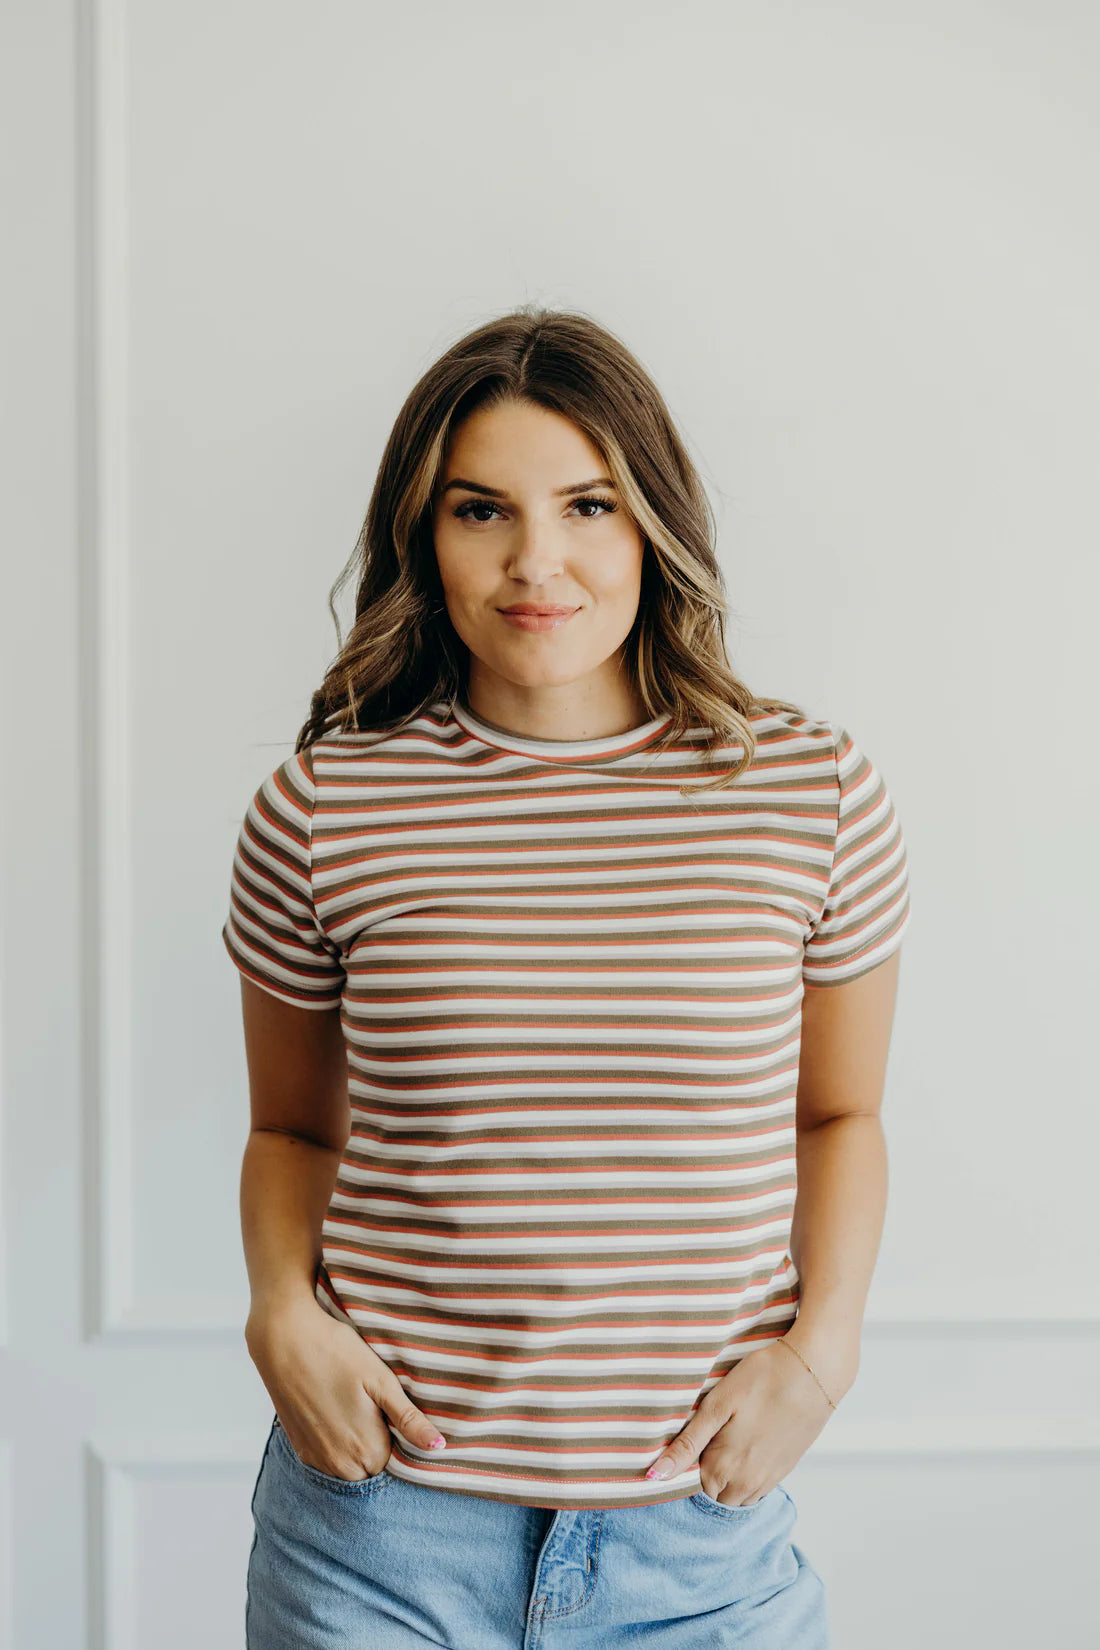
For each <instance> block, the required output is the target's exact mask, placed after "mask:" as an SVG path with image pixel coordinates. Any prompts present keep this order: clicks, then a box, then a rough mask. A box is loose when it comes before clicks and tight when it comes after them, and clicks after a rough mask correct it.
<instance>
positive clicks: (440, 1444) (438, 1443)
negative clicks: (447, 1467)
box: [428, 1438, 447, 1449]
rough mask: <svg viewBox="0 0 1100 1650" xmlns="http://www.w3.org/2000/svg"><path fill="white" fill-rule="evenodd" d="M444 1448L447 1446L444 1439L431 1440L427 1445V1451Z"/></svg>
mask: <svg viewBox="0 0 1100 1650" xmlns="http://www.w3.org/2000/svg"><path fill="white" fill-rule="evenodd" d="M446 1446H447V1440H446V1438H433V1439H432V1441H431V1443H430V1444H429V1445H428V1448H429V1449H445V1448H446Z"/></svg>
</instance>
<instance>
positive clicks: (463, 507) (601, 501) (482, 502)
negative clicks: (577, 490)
mask: <svg viewBox="0 0 1100 1650" xmlns="http://www.w3.org/2000/svg"><path fill="white" fill-rule="evenodd" d="M585 504H591V505H593V506H595V509H594V511H593V514H592V515H590V516H589V515H584V516H582V517H581V520H582V521H595V520H596V519H597V517H599V516H601V515H604V514H606V515H611V514H613V512H614V511H615V510H617V509H618V505H617V504H616V503H615V502H614V501H613V500H612V499H609V498H599V497H597V496H596V495H595V494H591V493H589V494H585V496H584V497H583V498H577V499H574V500H573V508H574V509H580V507H581V506H582V505H585ZM475 510H489V511H496V513H497V514H498V515H499V514H500V511H499V507H498V506H497V505H495V504H492V503H490V501H489V500H488V499H485V498H468V499H467V500H466V502H465V503H464V504H460V505H459V506H458V508H457V509H456V510H455V512H454V513H455V515H456V516H459V517H468V518H469V519H470V520H472V521H473V520H476V521H479V522H484V521H485V520H487V519H488V518H487V517H484V516H476V517H475V516H474V511H475Z"/></svg>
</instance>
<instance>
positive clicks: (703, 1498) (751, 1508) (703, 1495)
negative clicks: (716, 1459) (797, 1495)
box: [691, 1484, 783, 1518]
mask: <svg viewBox="0 0 1100 1650" xmlns="http://www.w3.org/2000/svg"><path fill="white" fill-rule="evenodd" d="M782 1494H783V1486H782V1485H781V1484H777V1485H776V1486H775V1488H774V1489H773V1490H769V1491H768V1493H767V1495H762V1496H761V1497H760V1499H759V1501H752V1502H749V1504H748V1505H747V1506H727V1504H726V1503H725V1502H724V1501H716V1500H715V1498H714V1496H713V1495H708V1494H707V1492H706V1490H705V1489H703V1488H702V1486H700V1488H699V1489H697V1490H696V1491H695V1494H694V1495H693V1496H692V1497H691V1501H692V1504H693V1506H696V1507H698V1508H700V1510H701V1511H702V1512H705V1513H711V1514H712V1515H713V1516H714V1517H716V1518H751V1517H752V1515H753V1513H757V1512H759V1511H760V1509H761V1507H764V1506H766V1505H767V1504H768V1502H769V1501H771V1500H773V1499H774V1497H775V1496H777V1495H782Z"/></svg>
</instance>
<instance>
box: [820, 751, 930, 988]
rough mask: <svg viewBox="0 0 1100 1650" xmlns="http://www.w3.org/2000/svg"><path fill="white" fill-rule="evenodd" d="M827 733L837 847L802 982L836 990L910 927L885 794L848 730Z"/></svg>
mask: <svg viewBox="0 0 1100 1650" xmlns="http://www.w3.org/2000/svg"><path fill="white" fill-rule="evenodd" d="M830 726H831V727H832V730H833V738H834V752H835V760H836V774H837V784H838V787H839V799H838V806H837V830H836V845H835V850H834V853H833V862H832V869H831V872H830V876H829V887H828V891H827V893H826V895H825V900H824V904H823V907H822V910H821V914H820V916H819V918H818V920H817V921H816V923H814V924H813V926H812V928H811V932H810V935H809V937H808V939H807V940H806V943H805V948H804V952H803V961H802V977H803V979H804V980H805V981H806V982H807V983H808V984H810V985H840V984H842V983H843V982H844V981H846V980H854V979H856V978H857V977H858V976H859V975H860V974H866V973H867V972H868V971H869V970H870V969H872V968H876V967H877V966H878V964H879V963H881V962H885V961H886V958H887V957H889V956H890V955H891V953H892V952H894V951H896V950H897V948H898V946H899V945H900V944H901V940H902V935H903V934H904V933H905V931H906V929H907V928H908V926H909V915H910V911H909V865H908V856H907V853H906V847H905V839H904V837H903V836H902V831H901V824H900V822H899V820H898V817H897V813H896V811H895V808H894V804H893V801H892V799H891V797H890V793H889V791H888V790H887V788H886V785H885V782H884V780H883V777H882V775H881V773H880V772H879V770H878V768H877V767H876V766H875V764H874V762H873V761H872V760H871V758H870V757H869V756H867V755H866V754H865V753H864V752H863V751H862V750H860V748H859V746H858V745H857V744H856V742H855V740H854V739H853V738H852V736H851V734H850V733H849V732H848V730H847V728H844V727H841V726H840V725H839V724H838V723H832V724H830Z"/></svg>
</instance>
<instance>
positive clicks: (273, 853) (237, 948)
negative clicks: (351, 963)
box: [222, 747, 345, 1008]
mask: <svg viewBox="0 0 1100 1650" xmlns="http://www.w3.org/2000/svg"><path fill="white" fill-rule="evenodd" d="M314 794H315V793H314V783H313V763H312V758H311V756H310V752H309V748H308V747H307V748H306V749H305V750H303V751H299V752H297V753H296V754H295V755H293V756H290V757H288V758H287V760H286V761H285V762H283V763H282V764H281V766H280V767H278V768H276V770H275V772H274V773H273V774H271V775H270V776H269V777H268V778H267V779H265V780H264V782H263V784H262V785H261V786H260V788H259V790H258V791H257V792H256V794H255V796H254V797H253V798H252V801H251V802H250V803H249V805H248V811H247V812H246V814H245V817H244V822H243V824H242V825H241V828H240V833H239V835H238V837H237V846H236V851H235V853H234V855H233V873H232V878H231V881H230V891H229V916H228V918H227V920H226V922H225V925H224V926H223V928H222V939H223V940H224V941H225V947H226V950H227V951H228V952H229V955H230V956H231V957H232V959H233V961H234V962H235V963H236V965H237V967H238V968H239V969H240V971H241V973H242V974H244V975H247V977H248V978H249V979H250V980H254V981H255V983H256V984H257V985H259V986H262V987H263V988H264V990H265V991H270V992H271V993H272V995H273V996H275V997H281V998H282V1000H283V1001H284V1002H287V1003H294V1004H296V1005H297V1006H298V1007H300V1008H334V1007H336V1006H337V1005H338V1004H339V1002H340V999H341V994H342V991H343V985H344V978H345V974H344V968H343V965H342V963H341V961H340V952H339V947H338V946H337V945H336V944H335V942H334V941H332V940H331V939H329V937H328V936H327V935H326V934H325V932H324V931H323V929H322V927H321V924H320V922H319V920H318V917H317V912H316V909H315V907H314V903H313V879H312V875H311V842H312V825H313V803H314Z"/></svg>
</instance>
